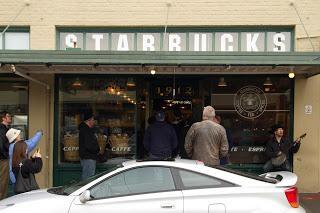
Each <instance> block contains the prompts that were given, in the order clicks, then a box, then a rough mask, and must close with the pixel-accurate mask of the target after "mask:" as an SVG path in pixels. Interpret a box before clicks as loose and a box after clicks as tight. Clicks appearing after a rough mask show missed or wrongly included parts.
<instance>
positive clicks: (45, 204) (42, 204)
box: [0, 189, 75, 213]
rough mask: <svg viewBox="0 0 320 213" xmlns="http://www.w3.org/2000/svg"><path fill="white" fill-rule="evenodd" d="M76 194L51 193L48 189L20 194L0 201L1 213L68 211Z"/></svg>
mask: <svg viewBox="0 0 320 213" xmlns="http://www.w3.org/2000/svg"><path fill="white" fill-rule="evenodd" d="M74 198H75V197H74V196H65V195H57V194H51V193H48V192H47V189H41V190H35V191H31V192H27V193H23V194H18V195H15V196H12V197H9V198H6V199H4V200H1V201H0V211H1V213H2V212H3V213H7V212H8V213H9V212H10V213H11V212H18V211H23V212H33V213H38V212H39V213H43V212H47V213H48V212H59V213H60V212H61V213H63V212H68V208H69V206H70V204H71V203H72V201H73V199H74Z"/></svg>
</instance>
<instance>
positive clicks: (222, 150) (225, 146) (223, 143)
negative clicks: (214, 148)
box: [220, 127, 229, 158]
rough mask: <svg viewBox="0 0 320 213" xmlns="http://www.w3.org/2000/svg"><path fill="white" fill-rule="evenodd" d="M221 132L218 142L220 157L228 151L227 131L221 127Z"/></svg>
mask: <svg viewBox="0 0 320 213" xmlns="http://www.w3.org/2000/svg"><path fill="white" fill-rule="evenodd" d="M221 133H222V135H221V143H220V158H221V157H225V156H227V154H228V151H229V144H228V139H227V133H226V130H225V129H224V128H223V127H222V130H221Z"/></svg>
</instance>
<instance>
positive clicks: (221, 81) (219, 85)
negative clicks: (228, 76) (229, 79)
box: [218, 77, 228, 87]
mask: <svg viewBox="0 0 320 213" xmlns="http://www.w3.org/2000/svg"><path fill="white" fill-rule="evenodd" d="M226 86H228V85H227V83H226V82H225V80H224V77H221V78H219V83H218V87H226Z"/></svg>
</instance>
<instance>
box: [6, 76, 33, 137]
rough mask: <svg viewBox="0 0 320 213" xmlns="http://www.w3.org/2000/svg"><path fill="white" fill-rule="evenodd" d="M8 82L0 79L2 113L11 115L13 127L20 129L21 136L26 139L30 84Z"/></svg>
mask: <svg viewBox="0 0 320 213" xmlns="http://www.w3.org/2000/svg"><path fill="white" fill-rule="evenodd" d="M8 81H9V80H8V79H6V78H2V79H0V100H1V102H0V111H7V112H9V113H10V114H11V116H12V124H11V127H12V128H16V129H20V130H21V131H22V132H21V136H22V137H23V138H25V137H27V136H28V135H27V134H28V111H29V110H28V83H27V82H24V81H16V82H8Z"/></svg>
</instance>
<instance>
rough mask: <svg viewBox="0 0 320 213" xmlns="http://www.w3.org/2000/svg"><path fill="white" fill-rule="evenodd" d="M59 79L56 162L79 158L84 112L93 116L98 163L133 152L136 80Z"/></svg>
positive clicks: (70, 77) (134, 151) (116, 161)
mask: <svg viewBox="0 0 320 213" xmlns="http://www.w3.org/2000/svg"><path fill="white" fill-rule="evenodd" d="M58 80H59V107H58V109H59V128H58V129H59V145H58V147H59V162H60V163H78V162H79V130H78V126H79V124H80V123H81V122H82V121H83V118H84V114H85V112H86V111H88V110H92V112H93V114H94V115H95V116H96V125H95V127H94V131H95V133H96V137H97V140H98V144H99V146H100V149H101V150H102V152H101V153H100V155H99V159H98V163H107V164H108V163H110V164H116V163H118V162H119V161H123V159H128V158H129V159H130V158H134V157H135V153H136V125H135V124H136V105H137V102H136V82H135V79H134V78H131V77H112V76H107V77H101V76H77V77H74V76H61V77H59V78H58Z"/></svg>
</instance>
